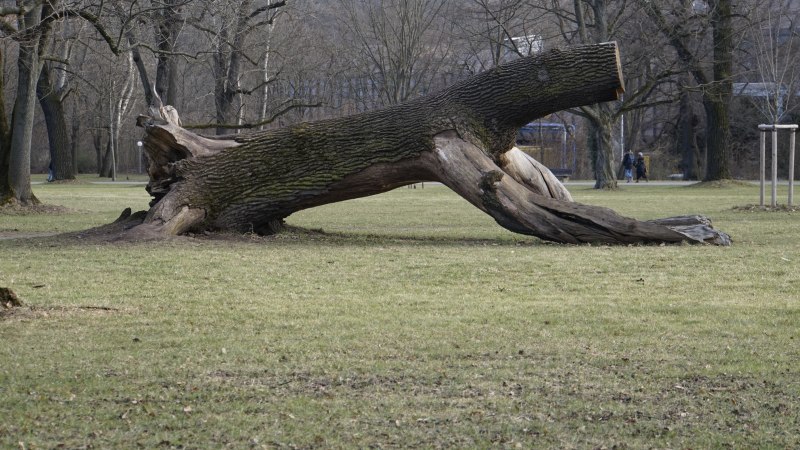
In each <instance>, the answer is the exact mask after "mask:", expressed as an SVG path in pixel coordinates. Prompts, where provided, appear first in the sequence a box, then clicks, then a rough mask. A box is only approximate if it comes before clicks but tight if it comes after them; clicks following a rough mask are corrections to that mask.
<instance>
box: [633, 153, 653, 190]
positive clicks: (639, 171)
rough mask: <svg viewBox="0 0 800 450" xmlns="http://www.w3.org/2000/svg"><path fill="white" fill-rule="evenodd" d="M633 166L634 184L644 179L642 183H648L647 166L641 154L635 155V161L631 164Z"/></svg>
mask: <svg viewBox="0 0 800 450" xmlns="http://www.w3.org/2000/svg"><path fill="white" fill-rule="evenodd" d="M633 166H634V167H636V182H637V183H638V182H639V180H640V179H642V178H644V181H647V182H648V183H649V182H650V180H648V179H647V165H646V164H645V162H644V155H643V154H642V152H639V154H638V155H636V161H635V162H634V163H633Z"/></svg>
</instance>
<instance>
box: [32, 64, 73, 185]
mask: <svg viewBox="0 0 800 450" xmlns="http://www.w3.org/2000/svg"><path fill="white" fill-rule="evenodd" d="M36 93H37V96H38V97H39V105H40V106H41V107H42V113H43V115H44V119H45V123H46V125H47V139H48V145H49V147H50V165H51V168H52V170H53V174H52V175H53V179H54V180H74V179H75V172H76V171H75V161H74V160H73V158H72V146H71V145H70V135H69V133H68V132H67V120H66V115H65V112H64V104H63V102H62V100H61V95H62V92H61V91H60V90H59V89H58V88H57V87H56V86H55V85H54V83H53V82H52V80H51V77H50V68H49V67H48V65H47V64H45V67H43V68H42V71H41V73H40V74H39V82H38V84H37V86H36Z"/></svg>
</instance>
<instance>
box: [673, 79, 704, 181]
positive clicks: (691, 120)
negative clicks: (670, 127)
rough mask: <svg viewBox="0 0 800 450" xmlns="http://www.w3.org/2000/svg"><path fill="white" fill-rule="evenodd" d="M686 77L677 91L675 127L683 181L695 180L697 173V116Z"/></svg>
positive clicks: (697, 176)
mask: <svg viewBox="0 0 800 450" xmlns="http://www.w3.org/2000/svg"><path fill="white" fill-rule="evenodd" d="M685 78H687V77H685V76H684V77H682V81H681V82H680V83H679V87H678V89H680V97H679V98H678V123H677V126H676V127H675V143H676V146H677V150H678V154H679V155H681V170H682V172H683V179H684V180H697V179H698V178H699V175H698V174H699V172H698V170H697V159H696V157H697V155H696V145H695V132H696V130H695V128H696V123H695V122H696V120H697V116H696V115H695V112H694V109H693V108H692V102H691V97H690V94H689V90H688V88H689V86H688V81H687V80H685Z"/></svg>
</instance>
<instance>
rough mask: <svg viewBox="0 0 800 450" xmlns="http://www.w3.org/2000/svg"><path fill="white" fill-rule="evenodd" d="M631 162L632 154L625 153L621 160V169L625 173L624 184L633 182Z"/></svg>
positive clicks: (629, 152)
mask: <svg viewBox="0 0 800 450" xmlns="http://www.w3.org/2000/svg"><path fill="white" fill-rule="evenodd" d="M633 160H634V158H633V153H631V151H630V150H628V153H625V156H624V157H623V158H622V168H623V169H624V171H625V182H626V183H630V182H631V181H633Z"/></svg>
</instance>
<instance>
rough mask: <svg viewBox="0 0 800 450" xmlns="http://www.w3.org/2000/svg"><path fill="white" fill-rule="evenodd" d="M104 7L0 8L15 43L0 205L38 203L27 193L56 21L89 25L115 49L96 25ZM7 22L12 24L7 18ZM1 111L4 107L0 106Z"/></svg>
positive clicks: (36, 2)
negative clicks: (14, 82)
mask: <svg viewBox="0 0 800 450" xmlns="http://www.w3.org/2000/svg"><path fill="white" fill-rule="evenodd" d="M103 13H104V9H103V5H102V4H101V5H93V4H85V3H84V2H83V1H82V0H74V1H67V0H64V1H62V2H58V3H54V2H48V1H44V0H33V1H22V0H17V1H16V4H15V6H8V7H6V6H4V7H2V8H0V17H2V18H3V20H0V32H2V33H3V36H7V37H11V38H12V39H14V41H16V42H17V43H18V45H19V57H18V59H17V90H16V97H15V99H14V108H13V114H12V119H11V127H10V130H11V137H10V139H9V141H10V143H11V144H10V146H9V147H7V151H8V153H9V154H8V156H5V155H3V156H1V157H0V160H5V159H6V158H7V160H8V161H9V164H8V172H7V174H3V175H2V176H0V204H6V203H9V202H12V203H20V204H22V205H32V204H36V203H38V202H39V200H38V199H37V198H36V196H34V194H33V191H32V190H31V180H30V175H31V173H30V163H31V141H32V134H33V121H34V112H35V107H36V103H37V101H36V100H37V99H36V87H37V84H38V81H39V78H40V73H41V70H42V67H43V66H44V61H45V60H46V59H48V58H52V56H51V55H50V50H51V44H52V40H51V39H50V36H51V33H52V31H53V24H54V23H55V22H57V21H60V20H69V19H75V18H77V19H81V20H85V21H87V22H88V23H90V24H91V25H92V26H93V27H94V28H95V30H96V31H97V32H98V36H100V37H101V38H102V39H103V40H105V41H106V43H107V44H108V45H109V46H110V47H111V48H112V50H113V51H117V46H116V43H115V42H114V40H113V38H112V37H111V36H110V35H109V34H108V33H107V32H106V31H105V28H104V27H103V26H102V24H101V23H100V17H102V14H103ZM9 19H11V20H9ZM3 107H4V106H3Z"/></svg>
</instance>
